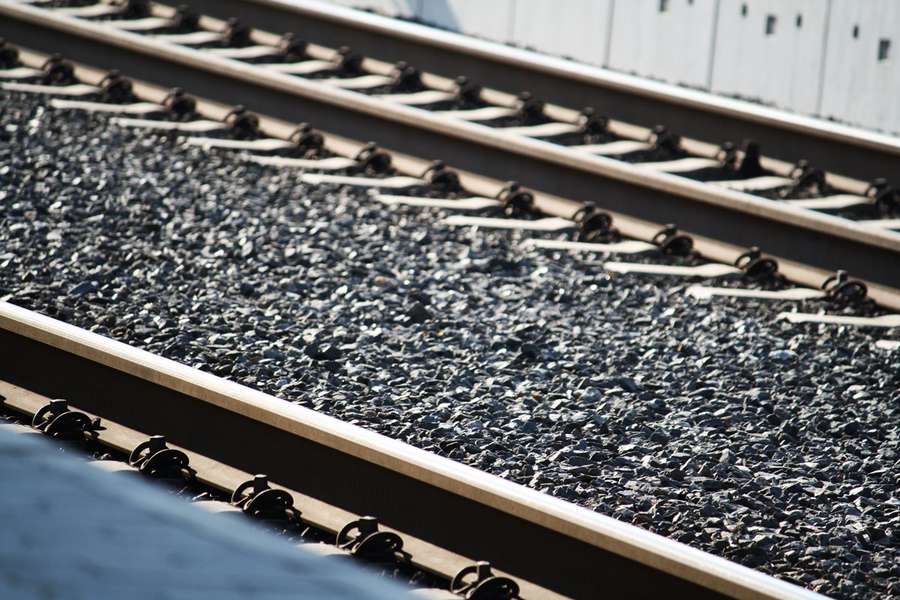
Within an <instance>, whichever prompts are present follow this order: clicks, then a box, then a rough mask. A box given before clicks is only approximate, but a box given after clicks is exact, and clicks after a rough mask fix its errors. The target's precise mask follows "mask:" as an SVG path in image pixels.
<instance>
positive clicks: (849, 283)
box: [822, 271, 869, 303]
mask: <svg viewBox="0 0 900 600" xmlns="http://www.w3.org/2000/svg"><path fill="white" fill-rule="evenodd" d="M822 289H823V290H825V292H826V293H827V294H828V297H829V298H831V299H833V300H837V301H839V302H849V303H857V302H862V301H864V300H865V299H866V296H867V295H868V293H869V288H868V287H867V286H866V284H865V283H863V282H862V281H859V280H857V279H850V276H849V275H848V274H847V271H838V272H837V273H835V274H834V275H832V276H831V277H829V278H828V279H826V280H825V281H824V282H823V283H822Z"/></svg>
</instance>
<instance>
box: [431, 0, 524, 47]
mask: <svg viewBox="0 0 900 600" xmlns="http://www.w3.org/2000/svg"><path fill="white" fill-rule="evenodd" d="M516 12H517V10H516V0H422V4H421V7H420V8H419V18H421V19H422V20H423V21H425V22H426V23H433V24H435V25H438V26H439V27H443V28H445V29H450V30H453V31H462V32H463V33H468V34H471V35H477V36H481V37H485V38H488V39H491V40H497V41H502V42H506V41H509V40H510V39H512V37H513V22H514V19H515V15H516Z"/></svg>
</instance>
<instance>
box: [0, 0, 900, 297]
mask: <svg viewBox="0 0 900 600" xmlns="http://www.w3.org/2000/svg"><path fill="white" fill-rule="evenodd" d="M263 4H264V6H263ZM98 6H99V8H98V7H97V6H94V7H91V6H88V7H71V8H65V7H62V8H56V9H55V10H48V9H42V8H40V4H30V3H19V2H5V3H3V4H2V5H0V11H2V14H4V17H5V19H6V20H7V22H8V23H9V24H10V25H9V28H10V31H9V32H8V35H7V38H9V39H10V40H12V41H15V40H16V39H17V38H18V39H22V40H26V39H27V40H28V41H29V42H30V43H32V45H33V46H35V45H36V47H43V48H44V49H45V50H46V49H48V48H54V49H56V50H62V51H64V53H65V54H66V56H69V57H71V58H72V59H74V60H79V59H80V60H84V61H86V62H91V63H92V64H96V65H98V66H102V67H106V68H112V66H113V65H112V64H111V58H110V57H111V56H112V54H111V53H110V52H109V48H116V51H115V53H114V55H115V63H116V66H118V67H119V68H121V69H123V70H126V71H127V72H128V73H130V74H132V75H133V76H135V77H138V78H141V79H145V80H148V81H151V82H152V81H155V82H156V83H160V84H164V85H168V86H171V85H175V86H181V87H190V89H192V90H195V91H196V92H197V93H200V94H203V95H206V96H208V97H215V96H219V95H221V94H222V93H225V92H226V90H227V94H228V96H229V98H231V99H233V101H234V102H235V103H241V104H246V105H248V106H250V107H252V108H254V109H256V110H259V111H260V112H263V113H265V114H268V115H272V116H275V117H279V118H284V119H289V120H296V119H297V117H296V116H297V115H298V114H310V115H313V114H314V115H315V119H314V120H315V122H316V125H317V126H318V127H321V128H322V129H323V130H327V131H329V132H332V133H335V134H338V135H346V136H348V137H359V136H358V133H359V132H361V131H365V132H366V134H367V135H369V136H370V137H371V138H373V139H377V140H379V142H380V143H381V144H382V145H384V146H385V147H388V148H391V149H392V150H395V151H398V152H405V153H409V154H413V155H417V156H428V155H439V156H440V157H441V158H443V159H444V160H447V161H448V162H449V163H451V164H453V165H454V166H455V167H458V168H461V169H467V170H471V171H477V172H479V173H481V174H484V175H486V176H489V177H494V178H496V179H503V180H523V181H526V182H527V184H528V185H529V187H531V188H533V189H536V190H539V191H543V192H547V193H551V194H554V195H557V196H561V197H566V198H572V199H574V200H577V201H579V202H582V203H590V204H594V205H597V206H600V207H601V208H602V209H604V210H607V211H610V212H614V213H622V214H626V215H630V216H633V217H637V218H639V219H645V220H648V221H653V222H657V223H660V222H663V223H665V222H669V223H677V224H678V225H679V226H680V227H681V228H682V229H684V230H686V231H689V232H691V233H693V234H696V235H698V236H706V237H711V238H717V239H723V238H724V239H727V240H728V241H729V242H731V243H732V244H735V245H736V246H738V247H744V248H746V247H749V246H753V245H758V246H761V247H762V248H764V249H765V250H766V251H767V252H770V253H771V254H772V255H773V256H775V257H777V258H779V259H781V260H782V262H786V261H796V262H799V263H803V264H805V265H811V266H815V267H819V268H822V269H826V270H830V271H833V270H834V269H836V268H842V269H845V270H847V271H850V272H851V273H852V274H853V275H854V276H856V277H859V278H861V279H863V280H864V281H866V283H868V284H869V285H870V288H871V289H872V290H873V292H874V294H875V296H876V297H877V296H878V294H879V288H880V287H886V288H891V287H894V286H895V285H896V281H895V277H894V274H895V273H896V272H897V262H896V261H897V259H896V256H897V249H898V247H900V233H897V232H895V231H892V230H890V228H891V227H894V226H895V225H897V224H898V223H900V221H898V220H897V218H898V216H900V212H898V204H897V198H898V196H897V193H896V191H895V190H893V188H891V187H890V185H889V182H885V181H882V180H878V179H876V178H873V177H871V175H869V174H866V175H864V176H866V177H870V179H868V180H863V179H855V178H854V177H853V175H854V174H856V173H859V172H858V171H854V170H852V169H849V168H843V167H835V169H836V172H826V171H820V170H818V169H817V168H815V167H814V166H813V165H812V164H809V163H806V162H805V161H800V159H801V158H804V157H812V158H811V160H816V161H820V162H818V163H817V164H828V165H832V164H836V162H835V161H836V160H837V158H836V156H837V152H838V151H837V150H835V149H834V148H831V150H829V151H828V152H829V153H831V154H832V156H831V158H829V159H828V160H826V159H825V157H823V156H820V155H819V152H820V151H823V150H824V149H826V148H828V147H830V145H829V143H826V142H824V141H823V137H822V136H825V138H828V139H830V140H832V141H833V140H834V139H835V138H836V137H839V138H841V144H840V151H841V152H843V153H844V154H843V156H844V158H842V159H840V160H841V161H843V163H842V164H849V162H850V161H849V159H848V158H847V157H850V156H852V157H854V158H856V157H860V156H862V155H863V154H865V153H866V152H871V151H873V150H872V148H873V146H877V148H878V151H877V153H876V154H878V155H879V156H880V157H881V158H880V159H876V158H871V159H867V162H868V164H873V165H877V166H876V167H874V168H876V169H878V174H879V175H886V174H887V175H889V174H890V173H893V172H894V171H893V170H892V169H894V168H895V166H896V165H895V164H894V163H893V162H891V161H893V160H894V158H891V157H893V156H895V155H896V149H894V148H892V147H891V145H890V144H888V143H874V142H872V140H871V139H862V138H861V137H858V138H857V139H851V137H852V136H846V135H844V136H843V137H842V136H838V135H836V134H835V133H834V132H833V131H829V132H827V133H823V131H824V129H820V130H819V131H818V132H813V131H812V130H811V128H810V127H800V126H799V125H797V124H796V123H795V124H793V125H792V126H791V125H789V124H785V123H782V124H781V125H780V126H779V127H780V128H781V132H782V133H783V134H784V135H786V136H787V135H788V133H787V132H792V133H790V135H792V136H795V137H796V136H797V135H799V134H798V131H799V132H802V135H801V136H800V137H801V138H803V139H805V140H806V141H805V142H803V143H802V144H801V143H800V142H799V141H797V140H796V139H794V138H791V139H785V138H778V139H773V140H771V141H770V140H765V145H763V146H762V151H763V152H762V155H759V147H758V146H756V145H755V144H754V143H750V144H749V145H748V146H746V148H744V149H743V150H742V149H741V148H740V147H738V148H735V147H732V146H721V147H720V146H718V145H715V144H710V143H709V142H707V141H701V139H688V138H682V137H681V136H679V135H675V134H674V133H673V132H675V131H678V129H677V127H678V126H679V125H685V124H684V123H681V122H680V121H679V120H678V119H677V118H675V117H673V119H674V120H673V121H671V122H670V123H667V124H668V125H669V128H670V129H669V130H667V129H648V128H647V127H645V126H640V125H634V124H630V123H627V122H624V121H620V120H617V115H612V114H611V115H610V116H611V117H613V118H612V119H607V118H606V117H601V116H600V113H599V112H579V110H573V109H572V108H571V107H572V106H573V105H574V102H575V100H571V99H564V101H565V100H568V101H569V102H571V103H570V104H568V105H556V104H545V103H544V102H543V101H540V100H538V99H537V96H532V95H529V94H526V95H521V96H515V95H512V94H510V93H508V92H507V91H500V90H497V89H482V88H481V87H480V86H478V85H475V84H474V83H471V81H473V80H474V79H475V78H476V77H477V76H478V75H479V74H483V75H484V76H485V77H486V80H490V81H503V79H502V78H499V77H498V76H497V71H496V70H494V71H491V73H492V75H491V77H488V74H487V73H481V72H473V74H472V75H470V77H469V79H467V80H465V81H455V80H452V79H448V78H447V77H445V76H442V75H436V74H434V73H431V72H421V71H418V70H416V69H414V68H412V67H409V66H407V65H403V66H401V67H400V68H399V69H398V68H396V66H395V65H394V64H389V63H386V62H382V61H380V60H376V59H374V58H364V57H362V56H361V55H358V54H356V53H354V52H351V51H347V50H341V49H334V48H329V47H326V46H321V45H317V44H315V43H312V42H315V41H316V40H315V39H310V40H309V42H310V43H307V42H306V41H305V40H304V41H302V42H301V41H299V40H298V38H296V37H287V38H286V37H284V36H283V34H284V31H283V30H281V31H279V30H275V31H262V30H257V29H250V28H249V26H253V25H256V23H257V22H259V23H270V21H267V20H265V19H264V18H263V17H259V21H256V20H255V19H256V17H255V16H254V14H255V13H253V14H250V13H249V11H251V10H252V11H255V10H257V9H258V10H260V11H262V12H263V13H265V12H266V11H269V17H268V18H271V16H272V14H273V13H272V12H271V11H275V10H276V8H280V9H281V11H280V12H278V13H277V14H278V15H279V16H280V17H282V18H283V22H284V23H288V24H292V25H293V24H296V23H297V19H313V17H312V16H311V14H312V13H310V12H308V11H306V12H304V11H300V12H293V13H292V11H290V10H288V9H287V8H286V7H285V6H284V5H281V4H279V3H246V4H245V5H243V8H242V10H240V11H238V13H237V14H239V15H241V16H243V17H245V19H246V21H243V22H224V21H221V20H217V19H214V18H211V17H206V16H204V17H200V16H198V15H197V14H196V13H192V12H188V13H179V12H177V11H176V10H175V9H174V8H172V7H168V6H165V5H158V4H153V5H147V4H143V3H126V4H124V5H117V4H116V5H109V4H101V5H98ZM223 6H225V5H219V6H217V11H218V10H225V8H223ZM227 6H228V7H231V5H230V4H229V5H227ZM123 7H124V8H123ZM204 9H205V6H204ZM123 11H124V12H123ZM129 11H130V12H129ZM285 11H286V12H285ZM217 14H218V13H217ZM291 14H293V17H291V16H290V15H291ZM128 17H136V18H128ZM311 22H315V23H319V22H318V21H315V20H314V19H313V20H312V21H311ZM341 22H342V23H345V24H346V19H343V20H342V21H341ZM244 23H246V24H244ZM282 27H283V26H282ZM361 27H364V28H365V29H367V31H369V32H370V33H371V31H372V29H373V26H372V24H371V23H368V25H361ZM326 29H327V28H326ZM404 31H405V30H404ZM329 35H331V34H329ZM348 35H349V34H348ZM328 39H331V38H330V37H329V38H328ZM409 43H410V37H409V36H408V35H406V36H405V37H404V40H403V42H402V43H399V42H398V44H399V46H398V47H407V48H408V47H409V46H404V45H405V44H409ZM385 51H387V50H385ZM423 52H424V51H423ZM479 52H480V51H479ZM425 54H427V52H425ZM415 55H416V56H418V55H419V51H418V50H417V51H416V53H415ZM453 56H456V54H454V55H453ZM479 56H480V54H479ZM483 62H484V63H485V64H489V63H490V61H483ZM495 62H496V63H497V64H498V65H505V66H506V67H508V66H509V65H508V57H507V58H501V57H498V58H497V59H496V61H495ZM495 68H496V69H500V68H501V67H499V66H498V67H495ZM560 77H562V75H560ZM163 79H164V80H165V81H163ZM235 81H240V82H241V85H237V86H235V85H234V84H233V82H235ZM594 84H595V85H597V82H596V81H595V82H594ZM560 87H564V86H562V85H560ZM513 89H514V88H513ZM533 89H538V90H539V91H541V92H543V91H545V90H543V89H540V88H533ZM592 89H593V93H594V94H597V93H598V92H597V89H598V88H596V87H593V88H592ZM635 93H637V92H635ZM549 97H550V98H553V97H554V96H553V95H550V96H549ZM583 99H584V98H581V97H579V98H578V101H579V102H580V101H581V100H583ZM670 103H671V104H672V105H677V106H679V107H681V108H683V107H684V104H685V102H684V100H683V99H681V100H679V99H677V98H673V99H670ZM582 104H590V102H582ZM637 104H639V103H637ZM575 106H578V105H575ZM695 108H696V106H695ZM707 108H708V109H709V110H711V111H712V112H713V113H716V111H715V110H713V109H711V108H710V107H707ZM609 110H613V109H609ZM657 114H661V115H663V116H668V113H666V112H665V111H662V112H660V113H657ZM717 114H719V115H720V116H721V111H720V112H718V113H717ZM626 116H629V117H630V115H627V114H626ZM745 118H750V117H745ZM758 119H759V117H758V115H757V116H754V117H752V118H751V120H752V121H754V127H759V123H758V122H757V121H758ZM311 120H312V119H311ZM729 123H731V124H733V125H734V129H733V130H732V131H730V132H729V133H728V134H725V133H724V132H721V131H719V130H717V129H715V127H713V126H711V127H712V129H711V130H709V131H707V132H706V134H705V135H704V138H705V139H710V138H711V137H712V138H714V139H715V138H718V139H723V138H726V137H731V138H732V139H738V140H739V138H740V136H742V135H744V131H743V129H742V127H741V126H740V125H739V124H738V123H737V122H736V121H733V120H729ZM773 123H774V122H772V121H770V122H768V126H770V127H774V124H773ZM807 125H808V124H807ZM826 129H827V128H826ZM684 130H688V131H690V130H691V128H690V127H686V129H684ZM698 137H699V136H698ZM755 137H760V136H755ZM882 141H884V140H882ZM798 146H799V151H797V152H795V149H797V148H798ZM773 152H775V155H781V154H780V153H782V152H788V153H790V154H791V156H790V157H789V160H788V161H785V160H783V159H781V158H773V157H772V156H773V154H772V153H773ZM842 169H843V170H842ZM673 173H674V174H673ZM709 181H713V183H709ZM704 182H705V183H704ZM772 198H774V199H775V200H774V201H773V200H772ZM813 208H815V209H817V210H812V209H813ZM822 211H825V212H822ZM826 213H838V214H840V215H842V216H841V217H836V216H833V215H832V214H826ZM560 216H565V217H571V215H570V214H566V215H560ZM844 217H852V219H853V220H851V219H850V218H844ZM835 240H840V241H839V242H836V241H835ZM740 254H741V252H737V253H736V254H734V255H733V257H736V256H738V255H740ZM806 283H807V284H810V283H811V282H806Z"/></svg>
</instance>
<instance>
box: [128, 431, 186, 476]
mask: <svg viewBox="0 0 900 600" xmlns="http://www.w3.org/2000/svg"><path fill="white" fill-rule="evenodd" d="M128 464H130V465H131V466H132V467H136V468H137V469H138V470H139V471H140V472H141V473H143V474H144V475H149V476H151V477H155V478H158V479H178V480H187V479H192V478H193V476H194V471H193V470H192V469H191V468H190V466H189V465H190V459H189V458H188V456H187V454H185V453H184V452H182V451H181V450H175V449H173V448H169V447H168V446H167V445H166V436H164V435H154V436H153V437H151V438H150V439H149V440H147V441H146V442H143V443H141V444H138V445H137V447H136V448H135V449H134V450H132V451H131V456H129V457H128Z"/></svg>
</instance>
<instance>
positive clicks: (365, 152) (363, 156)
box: [356, 142, 393, 175]
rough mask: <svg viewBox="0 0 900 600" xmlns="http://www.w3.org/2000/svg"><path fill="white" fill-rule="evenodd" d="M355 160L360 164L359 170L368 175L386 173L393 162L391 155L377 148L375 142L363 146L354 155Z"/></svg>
mask: <svg viewBox="0 0 900 600" xmlns="http://www.w3.org/2000/svg"><path fill="white" fill-rule="evenodd" d="M356 160H358V161H359V163H360V166H359V168H360V170H361V171H362V172H363V173H366V174H369V175H377V174H379V173H386V172H387V171H388V169H390V168H391V163H392V162H393V159H392V158H391V155H390V154H388V153H387V152H385V151H384V150H382V149H381V148H379V147H378V144H376V143H375V142H369V143H367V144H366V145H365V146H363V148H362V150H360V151H359V153H358V154H357V155H356Z"/></svg>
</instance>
